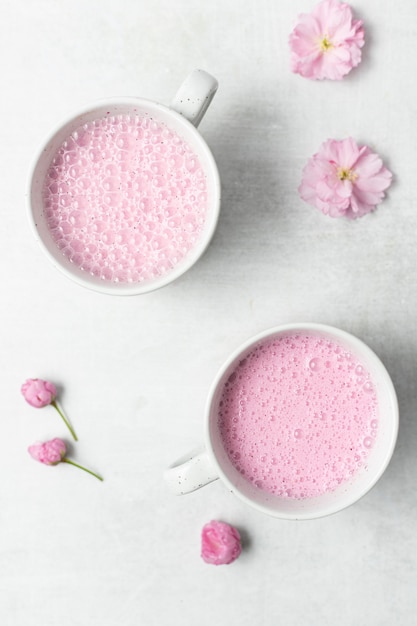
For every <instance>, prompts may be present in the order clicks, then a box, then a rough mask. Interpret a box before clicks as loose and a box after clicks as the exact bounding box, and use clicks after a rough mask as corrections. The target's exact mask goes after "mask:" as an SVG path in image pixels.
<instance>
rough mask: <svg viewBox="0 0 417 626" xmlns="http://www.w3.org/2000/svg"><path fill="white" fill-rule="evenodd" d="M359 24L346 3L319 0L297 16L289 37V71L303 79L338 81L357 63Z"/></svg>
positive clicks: (361, 37) (360, 38)
mask: <svg viewBox="0 0 417 626" xmlns="http://www.w3.org/2000/svg"><path fill="white" fill-rule="evenodd" d="M362 24H363V22H362V21H361V20H356V19H354V18H353V14H352V10H351V8H350V6H349V5H348V4H346V3H344V2H339V1H338V0H323V1H322V2H320V4H318V5H317V6H315V7H314V9H313V11H312V12H311V13H303V14H302V15H300V16H299V22H298V24H297V26H296V27H295V28H294V30H293V32H292V33H291V35H290V39H289V44H290V49H291V70H292V71H293V72H294V73H296V74H300V75H301V76H304V77H305V78H311V79H319V80H321V79H323V78H329V79H331V80H341V79H342V78H343V77H344V76H346V74H348V73H349V72H350V71H351V69H352V68H354V67H356V66H357V65H359V63H360V62H361V48H362V46H363V45H364V43H365V41H364V35H365V33H364V29H363V28H362Z"/></svg>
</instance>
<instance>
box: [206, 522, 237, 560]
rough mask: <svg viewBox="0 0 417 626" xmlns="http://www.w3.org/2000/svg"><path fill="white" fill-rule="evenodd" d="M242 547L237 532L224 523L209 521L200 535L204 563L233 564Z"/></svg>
mask: <svg viewBox="0 0 417 626" xmlns="http://www.w3.org/2000/svg"><path fill="white" fill-rule="evenodd" d="M241 552H242V546H241V542H240V535H239V531H238V530H237V529H236V528H234V527H233V526H230V525H229V524H226V523H225V522H217V521H214V520H213V521H211V522H209V523H208V524H206V525H205V526H204V527H203V530H202V533H201V557H202V559H203V560H204V561H205V562H206V563H211V564H213V565H228V564H229V563H233V561H235V560H236V559H237V558H238V556H239V555H240V553H241Z"/></svg>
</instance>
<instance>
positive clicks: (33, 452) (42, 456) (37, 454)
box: [28, 438, 67, 465]
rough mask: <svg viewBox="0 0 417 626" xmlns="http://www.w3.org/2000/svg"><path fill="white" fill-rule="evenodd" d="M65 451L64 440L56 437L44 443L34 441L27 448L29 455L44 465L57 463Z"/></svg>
mask: <svg viewBox="0 0 417 626" xmlns="http://www.w3.org/2000/svg"><path fill="white" fill-rule="evenodd" d="M66 451H67V448H66V446H65V442H64V441H62V439H57V438H56V439H51V440H50V441H45V443H35V444H33V446H29V448H28V452H29V454H30V456H31V457H32V458H33V459H35V461H39V462H40V463H44V464H45V465H57V464H58V463H60V462H61V461H62V459H63V458H64V456H65V453H66Z"/></svg>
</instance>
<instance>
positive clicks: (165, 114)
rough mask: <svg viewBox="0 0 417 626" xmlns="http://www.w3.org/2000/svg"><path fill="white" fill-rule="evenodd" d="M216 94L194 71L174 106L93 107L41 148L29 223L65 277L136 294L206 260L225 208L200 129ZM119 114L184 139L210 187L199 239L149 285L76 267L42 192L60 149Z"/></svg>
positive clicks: (130, 102) (116, 101) (119, 103)
mask: <svg viewBox="0 0 417 626" xmlns="http://www.w3.org/2000/svg"><path fill="white" fill-rule="evenodd" d="M216 90H217V81H216V79H215V78H213V76H211V75H210V74H208V73H207V72H205V71H203V70H194V71H193V72H192V73H191V74H190V75H189V76H188V77H187V78H186V80H185V81H184V83H183V84H182V85H181V87H180V89H179V90H178V92H177V94H176V95H175V97H174V99H173V101H172V102H171V104H170V106H169V107H167V106H164V105H162V104H159V103H156V102H153V101H151V100H145V99H139V98H111V99H106V100H103V101H100V102H97V103H95V104H93V105H92V106H89V107H87V108H84V109H83V110H81V111H79V112H78V113H76V114H75V115H73V116H72V117H71V118H70V119H69V120H67V121H65V122H64V123H63V124H61V125H60V126H59V128H58V129H57V130H55V131H54V132H53V133H52V134H51V136H50V137H49V138H48V140H47V141H46V143H45V144H44V146H43V147H42V149H41V151H40V153H39V155H38V156H37V158H36V160H35V163H34V165H33V167H32V169H31V172H30V178H29V190H28V200H29V202H28V205H29V207H28V208H29V220H30V224H31V227H32V230H33V232H34V235H35V237H36V239H37V240H38V242H39V244H40V246H41V248H42V249H43V251H44V252H45V253H46V255H47V256H48V257H49V259H50V260H51V261H52V263H53V264H54V265H55V267H57V268H58V269H59V270H60V271H61V272H63V274H65V275H66V276H67V277H68V278H70V279H72V280H74V281H75V282H77V283H78V284H80V285H82V286H84V287H87V288H89V289H93V290H96V291H100V292H103V293H107V294H116V295H135V294H141V293H146V292H149V291H153V290H154V289H158V288H159V287H162V286H164V285H166V284H168V283H170V282H172V281H173V280H175V279H176V278H178V277H179V276H181V275H182V274H183V273H184V272H186V271H187V270H188V269H189V268H190V267H191V266H192V265H194V263H195V262H196V261H197V260H198V259H199V258H200V257H201V255H202V254H203V253H204V251H205V250H206V248H207V246H208V245H209V243H210V240H211V238H212V236H213V234H214V231H215V228H216V225H217V221H218V216H219V210H220V179H219V173H218V169H217V166H216V163H215V160H214V158H213V156H212V153H211V151H210V149H209V148H208V146H207V144H206V142H205V141H204V139H203V138H202V136H201V134H200V133H199V132H198V130H197V126H198V124H199V123H200V121H201V119H202V117H203V116H204V114H205V112H206V110H207V108H208V106H209V104H210V102H211V100H212V98H213V96H214V94H215V93H216ZM108 114H111V115H113V116H116V115H120V114H127V115H129V114H130V115H139V116H145V117H147V118H149V119H151V120H156V121H157V122H159V123H160V124H163V125H164V126H166V127H167V128H168V129H169V130H171V131H173V132H175V133H176V134H177V135H179V136H180V137H181V138H182V139H183V140H184V142H185V143H186V144H188V146H190V148H191V149H192V150H193V151H194V153H195V154H196V156H197V157H198V159H199V162H200V163H201V166H202V169H203V172H204V175H205V178H206V185H207V203H208V206H207V213H206V219H205V225H204V228H203V231H202V233H200V236H199V239H198V240H197V242H196V243H195V245H194V246H193V248H192V249H191V250H189V252H188V253H187V254H186V256H185V257H184V258H183V259H182V260H181V261H180V262H179V263H178V264H177V265H175V266H174V267H173V268H172V269H170V271H168V272H167V273H165V274H163V275H161V276H157V277H155V278H153V279H152V280H151V281H148V282H146V283H140V282H139V283H121V282H119V283H115V282H110V281H104V280H102V279H100V277H96V276H94V275H91V274H90V273H88V272H86V271H83V270H82V269H80V268H78V267H76V266H75V265H74V264H73V263H71V261H70V260H69V259H68V258H66V257H65V256H64V255H63V254H62V252H61V251H60V250H59V249H58V247H57V245H56V243H55V241H54V240H53V238H52V236H51V232H50V230H49V227H48V224H47V220H46V218H45V208H44V205H43V198H42V188H43V183H44V179H45V175H46V173H47V171H48V168H49V166H50V164H51V160H52V159H53V157H54V155H55V154H56V152H57V150H58V149H59V148H60V146H61V145H62V143H63V141H65V140H66V139H67V138H68V137H70V136H71V133H73V132H74V131H75V130H76V129H77V128H80V127H81V126H82V125H83V124H86V123H88V122H92V121H94V120H96V119H99V118H100V117H102V116H105V115H108Z"/></svg>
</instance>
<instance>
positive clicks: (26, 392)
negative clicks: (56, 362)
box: [20, 378, 78, 441]
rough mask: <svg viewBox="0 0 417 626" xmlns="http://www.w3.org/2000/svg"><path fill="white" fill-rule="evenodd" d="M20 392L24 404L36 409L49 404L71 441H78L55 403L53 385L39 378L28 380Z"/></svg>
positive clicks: (54, 388)
mask: <svg viewBox="0 0 417 626" xmlns="http://www.w3.org/2000/svg"><path fill="white" fill-rule="evenodd" d="M20 390H21V392H22V395H23V397H24V399H25V400H26V402H27V403H28V404H30V405H31V406H33V407H35V408H36V409H41V408H43V407H45V406H48V405H49V404H50V405H51V406H53V407H54V409H55V410H56V411H57V412H58V414H59V416H60V417H61V418H62V420H63V421H64V423H65V425H66V427H67V428H68V430H69V431H70V433H71V435H72V437H73V439H74V440H75V441H78V438H77V435H76V434H75V431H74V429H73V427H72V426H71V424H70V423H69V421H68V420H67V418H66V417H65V415H64V413H63V412H62V410H61V408H60V407H59V406H58V403H57V402H56V396H57V390H56V387H55V385H54V383H51V382H50V381H49V380H42V379H41V378H28V379H27V380H26V382H24V383H23V385H22V386H21V388H20Z"/></svg>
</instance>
